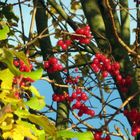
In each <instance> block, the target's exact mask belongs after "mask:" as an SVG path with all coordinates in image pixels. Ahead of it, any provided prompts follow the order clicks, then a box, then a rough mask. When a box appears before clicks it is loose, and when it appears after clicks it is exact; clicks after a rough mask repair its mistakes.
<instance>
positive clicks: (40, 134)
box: [16, 120, 45, 140]
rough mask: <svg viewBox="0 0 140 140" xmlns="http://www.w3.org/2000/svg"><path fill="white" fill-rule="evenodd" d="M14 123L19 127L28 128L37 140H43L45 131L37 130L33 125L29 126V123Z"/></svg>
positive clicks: (19, 121)
mask: <svg viewBox="0 0 140 140" xmlns="http://www.w3.org/2000/svg"><path fill="white" fill-rule="evenodd" d="M16 123H17V124H19V125H23V126H25V127H27V128H30V130H31V131H32V132H33V134H34V135H35V136H36V137H37V138H38V140H45V131H44V130H39V129H37V128H36V126H35V125H34V124H31V123H29V122H25V121H21V120H18V121H16Z"/></svg>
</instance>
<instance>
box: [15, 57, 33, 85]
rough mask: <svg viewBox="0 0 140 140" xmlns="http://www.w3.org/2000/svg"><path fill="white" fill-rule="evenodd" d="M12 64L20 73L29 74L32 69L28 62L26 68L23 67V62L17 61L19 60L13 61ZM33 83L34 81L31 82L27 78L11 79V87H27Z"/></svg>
mask: <svg viewBox="0 0 140 140" xmlns="http://www.w3.org/2000/svg"><path fill="white" fill-rule="evenodd" d="M13 64H14V65H15V66H16V67H18V68H19V70H20V71H21V72H30V71H31V70H32V68H33V66H32V64H31V63H30V62H29V64H30V66H29V67H28V66H27V65H25V63H24V61H22V60H19V59H15V60H14V61H13ZM32 82H34V80H32V79H31V78H29V77H26V78H25V77H23V76H22V75H21V76H15V77H14V79H13V86H14V85H19V86H27V85H29V84H30V83H32Z"/></svg>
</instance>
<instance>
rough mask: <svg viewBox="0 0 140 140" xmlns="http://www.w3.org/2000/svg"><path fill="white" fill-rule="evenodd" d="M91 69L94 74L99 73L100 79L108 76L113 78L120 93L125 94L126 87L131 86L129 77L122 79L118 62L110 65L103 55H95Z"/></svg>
mask: <svg viewBox="0 0 140 140" xmlns="http://www.w3.org/2000/svg"><path fill="white" fill-rule="evenodd" d="M91 68H92V69H93V71H94V72H96V73H98V72H101V74H102V77H103V78H106V77H107V76H108V75H109V74H110V75H112V76H114V77H115V78H116V80H117V83H118V85H119V87H120V90H121V91H122V92H127V90H128V87H129V86H130V85H131V82H132V79H131V77H130V76H127V77H126V78H123V77H122V75H121V73H120V64H119V63H118V62H114V63H112V62H111V60H110V59H109V58H107V57H106V56H105V55H103V54H100V53H97V54H96V55H95V58H94V59H93V62H92V64H91Z"/></svg>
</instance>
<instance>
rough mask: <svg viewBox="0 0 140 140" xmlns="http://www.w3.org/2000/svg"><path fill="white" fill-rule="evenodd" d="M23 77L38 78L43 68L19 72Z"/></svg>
mask: <svg viewBox="0 0 140 140" xmlns="http://www.w3.org/2000/svg"><path fill="white" fill-rule="evenodd" d="M20 73H21V74H22V75H23V76H24V77H30V78H31V79H33V80H38V79H40V78H41V77H42V74H43V69H41V68H40V69H38V70H36V71H32V72H20Z"/></svg>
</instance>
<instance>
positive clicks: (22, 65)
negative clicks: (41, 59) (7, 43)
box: [13, 59, 33, 72]
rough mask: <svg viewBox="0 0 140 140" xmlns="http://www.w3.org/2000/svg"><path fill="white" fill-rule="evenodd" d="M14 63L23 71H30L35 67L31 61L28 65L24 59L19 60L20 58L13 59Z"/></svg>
mask: <svg viewBox="0 0 140 140" xmlns="http://www.w3.org/2000/svg"><path fill="white" fill-rule="evenodd" d="M13 64H14V65H15V66H16V67H18V68H19V70H20V71H22V72H30V71H31V70H32V68H33V66H32V64H31V63H30V62H29V64H30V66H29V67H28V66H27V65H25V63H24V61H22V60H19V59H15V60H14V61H13Z"/></svg>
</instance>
